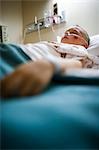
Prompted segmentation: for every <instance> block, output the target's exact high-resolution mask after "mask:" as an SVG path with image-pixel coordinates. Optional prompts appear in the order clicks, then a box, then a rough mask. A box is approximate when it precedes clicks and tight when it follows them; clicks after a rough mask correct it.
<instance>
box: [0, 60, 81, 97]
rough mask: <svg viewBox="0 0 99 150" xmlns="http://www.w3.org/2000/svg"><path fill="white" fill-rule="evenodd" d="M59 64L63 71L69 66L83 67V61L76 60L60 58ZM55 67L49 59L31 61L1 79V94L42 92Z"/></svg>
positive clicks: (12, 94) (6, 95)
mask: <svg viewBox="0 0 99 150" xmlns="http://www.w3.org/2000/svg"><path fill="white" fill-rule="evenodd" d="M58 59H59V58H58ZM58 64H59V65H60V71H61V72H64V71H65V70H66V69H68V68H81V63H80V62H79V61H76V60H63V59H59V62H58ZM55 67H56V66H55V64H54V63H53V62H51V61H48V60H38V61H35V62H32V61H31V62H29V63H28V64H23V65H21V66H19V67H18V68H17V69H16V70H15V71H14V72H13V73H11V74H10V75H8V76H6V77H5V78H3V79H2V80H1V81H0V82H1V83H0V84H1V96H2V97H12V96H28V95H35V94H38V93H40V92H41V91H43V90H44V89H45V88H46V87H47V86H48V84H49V83H50V81H51V79H52V77H53V75H54V73H55V69H56V68H55Z"/></svg>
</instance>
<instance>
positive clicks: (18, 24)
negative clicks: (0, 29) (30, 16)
mask: <svg viewBox="0 0 99 150" xmlns="http://www.w3.org/2000/svg"><path fill="white" fill-rule="evenodd" d="M21 7H22V6H21V1H20V0H14V1H12V0H8V1H7V0H4V1H2V2H1V11H2V24H3V25H7V26H8V36H9V42H11V43H21V42H22V30H23V19H22V8H21Z"/></svg>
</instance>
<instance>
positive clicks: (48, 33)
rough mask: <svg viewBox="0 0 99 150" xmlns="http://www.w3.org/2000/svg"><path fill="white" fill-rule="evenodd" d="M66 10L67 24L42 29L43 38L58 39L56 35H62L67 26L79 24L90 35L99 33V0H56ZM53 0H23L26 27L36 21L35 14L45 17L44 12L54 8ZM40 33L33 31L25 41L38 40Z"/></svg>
mask: <svg viewBox="0 0 99 150" xmlns="http://www.w3.org/2000/svg"><path fill="white" fill-rule="evenodd" d="M54 1H58V3H59V6H61V8H63V9H65V11H66V24H65V23H64V24H61V25H58V26H54V28H55V32H54V33H53V32H52V30H51V28H49V29H43V30H41V38H42V40H50V41H52V40H56V35H59V36H62V35H63V33H64V31H65V30H66V28H68V27H69V26H71V25H74V24H79V25H81V26H82V27H83V28H84V29H86V30H87V31H88V33H89V35H90V36H91V35H94V34H99V1H98V0H54ZM52 3H53V0H49V1H44V0H43V1H39V0H38V1H35V2H34V1H23V5H22V6H23V20H24V21H23V24H24V27H25V26H26V25H27V24H29V23H31V22H32V21H34V16H35V15H36V16H37V17H38V18H42V17H44V12H46V11H47V10H50V9H52ZM38 40H39V39H38V33H37V32H32V33H30V34H29V35H27V36H26V39H25V42H26V43H27V42H37V41H38Z"/></svg>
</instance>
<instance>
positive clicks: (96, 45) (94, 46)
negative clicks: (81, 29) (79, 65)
mask: <svg viewBox="0 0 99 150" xmlns="http://www.w3.org/2000/svg"><path fill="white" fill-rule="evenodd" d="M87 51H88V53H90V54H93V55H96V56H99V34H97V35H94V36H91V37H90V45H89V47H88V48H87Z"/></svg>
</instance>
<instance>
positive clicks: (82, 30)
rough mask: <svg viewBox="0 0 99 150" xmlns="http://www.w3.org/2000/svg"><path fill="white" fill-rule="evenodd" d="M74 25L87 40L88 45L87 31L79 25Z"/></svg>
mask: <svg viewBox="0 0 99 150" xmlns="http://www.w3.org/2000/svg"><path fill="white" fill-rule="evenodd" d="M74 27H76V28H78V29H79V30H80V33H81V34H82V36H83V38H84V39H85V40H86V41H87V42H88V45H89V44H90V38H89V35H88V33H87V31H86V30H85V29H83V28H82V27H81V26H79V25H75V26H74Z"/></svg>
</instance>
